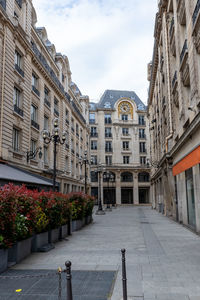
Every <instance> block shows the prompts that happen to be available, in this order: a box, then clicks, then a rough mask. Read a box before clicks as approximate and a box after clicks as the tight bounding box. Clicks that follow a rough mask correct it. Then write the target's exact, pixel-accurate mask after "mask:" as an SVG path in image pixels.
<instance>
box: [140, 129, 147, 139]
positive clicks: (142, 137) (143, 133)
mask: <svg viewBox="0 0 200 300" xmlns="http://www.w3.org/2000/svg"><path fill="white" fill-rule="evenodd" d="M139 138H140V139H145V138H146V134H145V129H143V128H139Z"/></svg>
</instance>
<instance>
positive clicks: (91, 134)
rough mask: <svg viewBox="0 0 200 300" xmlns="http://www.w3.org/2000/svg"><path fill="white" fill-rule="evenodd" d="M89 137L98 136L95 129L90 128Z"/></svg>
mask: <svg viewBox="0 0 200 300" xmlns="http://www.w3.org/2000/svg"><path fill="white" fill-rule="evenodd" d="M90 130H91V131H90V136H91V137H97V136H98V133H97V127H91V129H90Z"/></svg>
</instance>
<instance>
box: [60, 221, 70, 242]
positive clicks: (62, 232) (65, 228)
mask: <svg viewBox="0 0 200 300" xmlns="http://www.w3.org/2000/svg"><path fill="white" fill-rule="evenodd" d="M59 236H60V239H64V238H65V237H66V236H68V224H65V225H62V226H60V235H59Z"/></svg>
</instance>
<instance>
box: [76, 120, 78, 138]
mask: <svg viewBox="0 0 200 300" xmlns="http://www.w3.org/2000/svg"><path fill="white" fill-rule="evenodd" d="M76 135H77V136H78V137H79V126H78V124H77V123H76Z"/></svg>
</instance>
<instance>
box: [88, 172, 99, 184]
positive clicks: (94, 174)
mask: <svg viewBox="0 0 200 300" xmlns="http://www.w3.org/2000/svg"><path fill="white" fill-rule="evenodd" d="M90 177H91V182H98V173H97V172H95V171H91V172H90Z"/></svg>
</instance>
